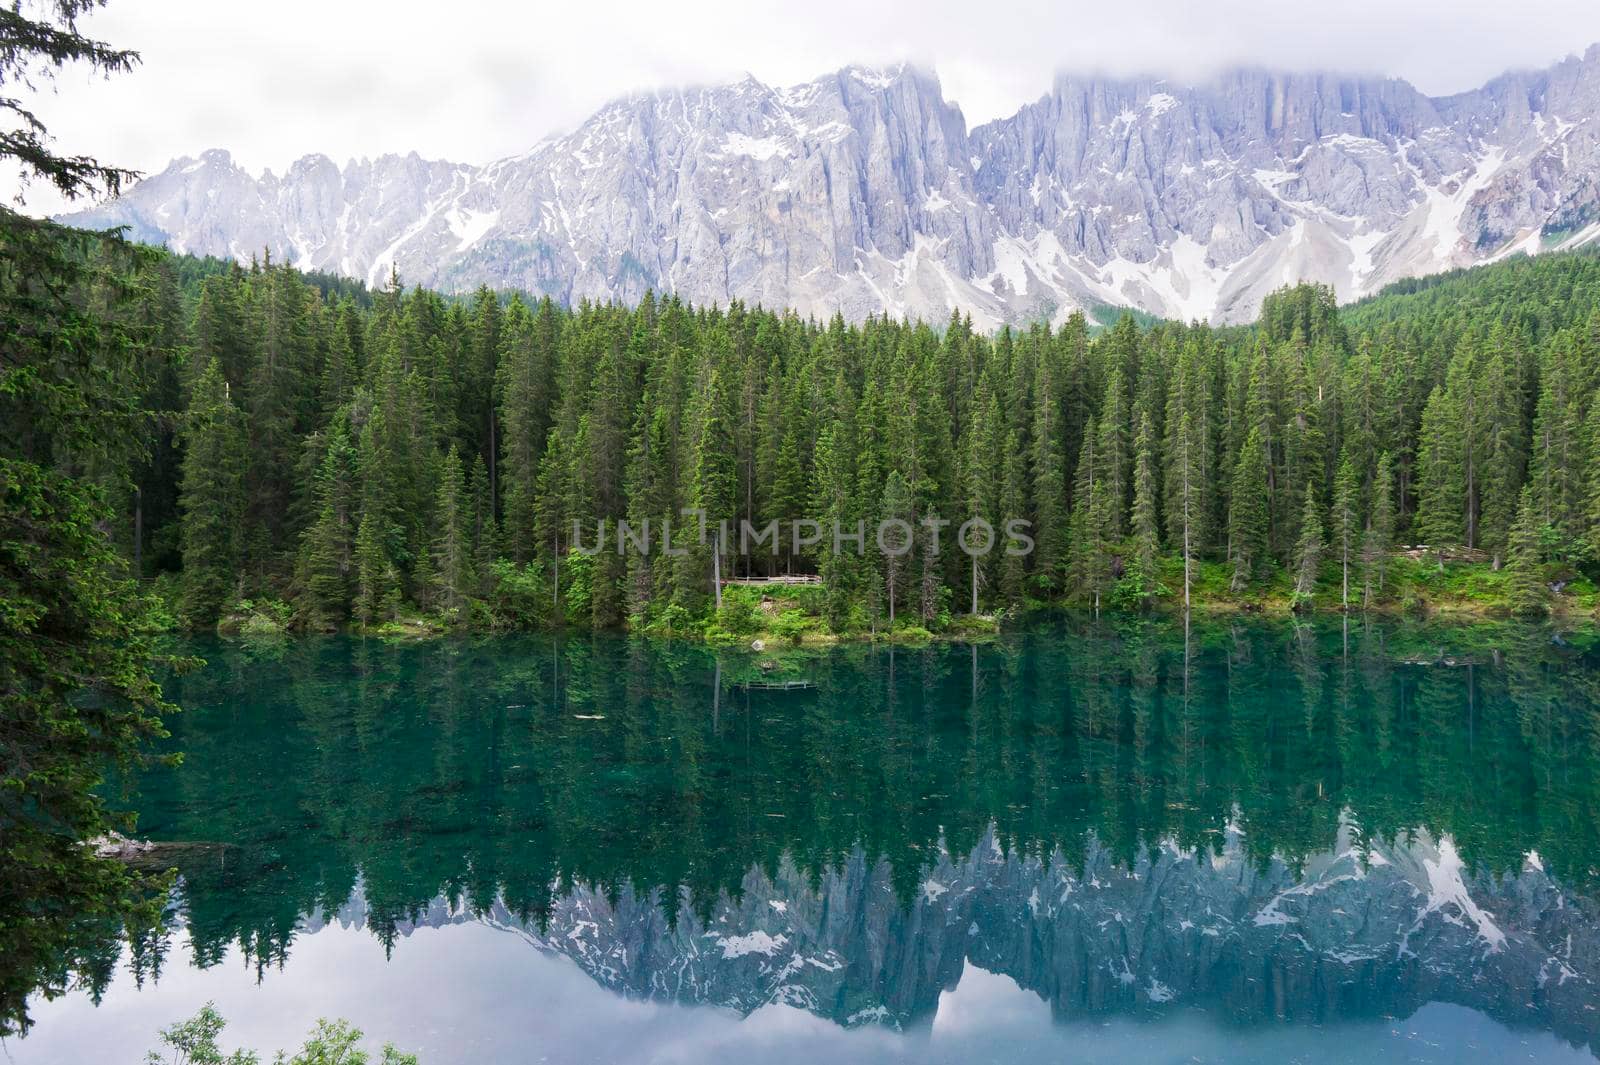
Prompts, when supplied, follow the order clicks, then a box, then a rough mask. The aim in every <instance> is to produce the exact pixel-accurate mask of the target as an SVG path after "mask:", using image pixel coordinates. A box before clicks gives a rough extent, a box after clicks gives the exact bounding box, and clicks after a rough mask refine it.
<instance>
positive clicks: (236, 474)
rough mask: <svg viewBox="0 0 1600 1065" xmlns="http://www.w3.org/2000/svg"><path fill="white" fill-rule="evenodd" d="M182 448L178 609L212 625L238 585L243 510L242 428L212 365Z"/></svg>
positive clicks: (198, 386) (197, 391)
mask: <svg viewBox="0 0 1600 1065" xmlns="http://www.w3.org/2000/svg"><path fill="white" fill-rule="evenodd" d="M184 442H185V444H186V452H185V455H184V460H183V497H182V500H183V503H182V505H183V525H182V538H183V602H182V607H183V614H184V618H185V619H186V620H187V621H188V622H189V624H191V625H200V624H205V623H208V622H213V621H215V620H216V619H217V617H218V616H219V615H220V614H221V613H222V609H223V607H224V606H226V605H227V602H228V600H229V598H230V597H231V595H232V593H233V590H234V587H235V585H236V584H237V583H238V579H239V561H240V559H239V550H240V542H239V528H240V525H241V523H242V521H243V519H244V509H245V491H244V470H245V461H246V459H245V455H246V452H245V435H244V425H243V421H242V419H241V417H240V414H239V410H238V408H237V407H235V406H234V404H233V399H232V397H231V396H230V395H229V388H228V383H227V382H226V381H225V380H223V377H222V369H221V367H220V366H219V365H218V364H217V361H216V360H215V359H212V360H210V361H208V362H207V363H206V365H205V368H204V369H203V370H202V371H201V373H200V377H199V379H198V380H197V381H196V382H195V386H194V395H193V397H192V398H191V399H190V402H189V413H188V415H187V417H186V418H185V422H184Z"/></svg>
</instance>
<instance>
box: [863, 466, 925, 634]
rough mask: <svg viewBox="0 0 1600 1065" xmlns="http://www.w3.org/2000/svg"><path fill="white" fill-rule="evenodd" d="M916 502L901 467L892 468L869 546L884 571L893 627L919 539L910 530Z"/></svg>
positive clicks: (890, 621)
mask: <svg viewBox="0 0 1600 1065" xmlns="http://www.w3.org/2000/svg"><path fill="white" fill-rule="evenodd" d="M915 506H916V504H915V500H914V499H913V498H912V495H911V488H910V486H909V485H907V484H906V479H905V478H904V477H902V476H900V471H899V470H892V471H890V473H889V479H888V480H887V481H886V482H885V483H884V486H883V498H882V500H881V501H880V503H879V506H878V526H877V527H876V528H875V529H873V530H870V531H869V535H871V536H873V537H874V540H875V542H874V543H873V544H871V545H870V547H869V550H873V551H875V552H877V554H878V560H879V566H880V567H881V569H882V572H883V588H884V602H885V604H886V605H887V607H888V613H889V628H890V630H891V631H892V630H893V629H894V618H895V604H896V603H897V602H898V601H899V599H900V597H901V596H902V595H903V594H904V591H905V575H906V571H907V569H908V568H909V567H910V558H911V549H912V547H913V546H914V544H915V539H916V538H915V536H914V534H913V532H911V531H908V530H909V529H910V527H911V525H912V523H913V522H914V521H915V520H916V510H915Z"/></svg>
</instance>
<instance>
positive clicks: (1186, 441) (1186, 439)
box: [1167, 411, 1205, 610]
mask: <svg viewBox="0 0 1600 1065" xmlns="http://www.w3.org/2000/svg"><path fill="white" fill-rule="evenodd" d="M1172 451H1173V454H1172V464H1173V468H1172V469H1171V471H1170V472H1169V473H1168V475H1167V485H1168V491H1169V493H1170V495H1169V498H1170V499H1172V500H1173V501H1174V503H1173V506H1172V516H1171V517H1170V518H1169V524H1168V529H1169V530H1172V535H1173V537H1174V538H1175V539H1177V540H1178V543H1179V547H1180V549H1181V550H1182V551H1183V607H1184V609H1185V610H1187V609H1189V605H1190V602H1189V600H1190V592H1191V588H1192V587H1193V584H1194V577H1193V569H1194V555H1195V549H1196V548H1197V547H1198V546H1199V545H1200V544H1201V543H1203V542H1204V534H1203V532H1202V530H1203V528H1204V526H1203V524H1202V515H1203V514H1204V513H1205V505H1204V503H1203V501H1202V495H1203V490H1202V488H1203V485H1204V484H1205V478H1204V468H1203V467H1202V466H1201V462H1200V455H1201V441H1200V439H1199V433H1198V432H1196V430H1195V425H1194V419H1193V417H1191V416H1190V414H1189V412H1188V411H1184V412H1183V413H1182V415H1181V416H1180V417H1179V419H1178V433H1177V437H1176V440H1175V442H1174V445H1173V449H1172ZM1179 530H1181V536H1180V534H1179Z"/></svg>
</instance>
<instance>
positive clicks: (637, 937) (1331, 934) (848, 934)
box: [307, 826, 1600, 1047]
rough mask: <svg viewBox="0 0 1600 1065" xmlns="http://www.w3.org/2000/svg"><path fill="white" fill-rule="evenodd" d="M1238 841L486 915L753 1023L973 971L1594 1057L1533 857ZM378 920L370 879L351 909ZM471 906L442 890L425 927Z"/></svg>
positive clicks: (1557, 914) (651, 990)
mask: <svg viewBox="0 0 1600 1065" xmlns="http://www.w3.org/2000/svg"><path fill="white" fill-rule="evenodd" d="M1226 836H1227V839H1226V840H1225V841H1224V842H1222V843H1221V844H1220V846H1219V847H1218V848H1217V850H1216V852H1215V853H1196V852H1195V851H1193V850H1184V849H1182V848H1179V847H1178V846H1177V845H1176V844H1172V843H1168V844H1165V845H1162V846H1160V847H1158V848H1156V849H1154V850H1153V851H1146V852H1144V853H1143V854H1141V856H1140V858H1139V859H1138V860H1137V861H1136V862H1135V863H1133V865H1132V866H1131V867H1130V866H1126V865H1123V864H1120V863H1119V862H1117V861H1116V860H1115V859H1114V858H1113V857H1112V856H1111V855H1110V854H1109V853H1108V852H1106V851H1105V850H1104V849H1103V848H1101V847H1099V846H1097V845H1094V844H1091V845H1090V846H1089V847H1088V848H1087V850H1086V853H1085V854H1084V856H1083V864H1082V868H1081V869H1080V868H1075V867H1074V866H1073V865H1072V864H1071V863H1069V862H1067V861H1065V860H1063V858H1062V857H1061V855H1060V852H1059V851H1058V852H1057V854H1056V855H1055V857H1053V858H1052V859H1051V860H1050V861H1049V862H1047V863H1046V862H1041V861H1040V860H1039V859H1037V858H1030V857H1023V856H1020V855H1018V854H1014V853H1013V854H1011V855H1007V854H1005V853H1003V851H1002V849H1001V847H1000V844H999V842H998V841H997V840H996V838H995V837H994V835H993V834H990V835H988V836H986V837H985V838H984V840H983V841H982V842H981V843H980V844H979V845H978V846H977V847H976V848H975V849H974V850H973V851H972V853H971V854H969V855H966V856H964V857H963V856H951V855H949V854H941V855H940V856H939V859H938V861H937V862H936V863H935V864H934V865H933V867H932V869H931V870H930V871H929V873H928V875H927V877H926V879H924V880H923V882H922V885H921V890H920V892H919V893H918V895H917V896H916V898H915V900H914V901H913V902H912V904H911V905H910V906H909V907H902V905H901V904H900V902H899V901H898V899H897V897H896V894H895V892H894V890H893V886H892V884H891V882H890V875H889V870H888V868H887V867H886V865H885V864H884V863H882V862H879V863H876V864H875V865H874V866H872V867H870V868H869V865H868V863H867V861H866V860H865V858H864V857H863V856H862V855H861V854H860V853H857V855H856V856H855V857H854V858H853V859H851V860H850V861H848V862H846V863H845V864H844V865H843V867H842V868H841V869H840V870H838V871H833V872H829V873H827V874H826V875H824V876H822V877H821V878H820V882H816V883H813V882H812V878H809V877H807V876H805V875H803V874H802V873H800V872H799V871H798V870H797V869H795V868H794V866H793V864H792V863H789V862H784V863H782V864H781V865H780V867H779V870H778V873H777V876H776V878H775V879H769V878H768V876H767V875H766V874H764V873H763V872H761V871H760V870H759V869H752V870H751V872H750V873H749V875H748V876H747V877H746V878H745V881H744V885H743V892H742V894H741V895H740V897H739V898H737V899H733V898H729V897H724V898H723V899H722V900H721V901H720V902H719V904H718V905H717V906H715V907H714V909H713V910H712V912H711V914H710V916H709V919H705V920H702V919H701V918H700V917H697V916H696V914H695V913H694V911H693V910H692V909H691V908H690V907H688V906H685V907H683V908H682V909H681V910H680V912H679V913H678V915H677V921H676V922H675V923H669V921H668V919H667V917H666V915H665V912H664V910H663V908H662V907H661V906H660V904H659V903H660V900H659V898H640V897H638V896H636V895H634V894H633V893H632V892H631V891H624V892H622V893H621V894H620V895H619V896H618V897H617V898H616V899H615V901H608V900H607V899H606V898H605V897H604V896H603V895H601V894H597V893H596V892H594V891H591V890H587V889H581V888H580V889H576V890H573V891H571V892H570V893H569V894H567V895H565V896H564V897H562V898H561V899H560V901H559V902H558V903H557V904H556V906H555V908H554V910H553V911H552V913H551V917H550V921H549V924H548V926H547V927H546V928H545V929H544V930H543V931H542V932H540V931H538V930H537V928H536V927H535V926H532V925H529V924H527V923H525V922H522V921H519V920H518V919H517V918H516V917H514V916H513V915H512V914H511V913H509V912H508V911H507V910H506V909H505V908H504V906H495V907H492V908H490V910H489V911H488V912H486V913H484V914H483V915H482V919H484V920H487V921H489V922H491V923H496V924H500V925H503V926H505V927H508V928H512V929H514V930H516V931H518V932H519V933H521V934H523V935H525V936H527V937H528V938H529V939H530V941H531V942H533V943H534V944H535V945H536V946H538V947H539V948H540V949H542V950H546V951H550V952H554V953H558V954H562V955H566V956H568V957H570V958H572V959H573V960H574V961H575V962H577V964H578V965H579V966H580V967H582V968H583V969H584V971H586V972H587V973H589V975H590V976H592V977H593V978H594V979H595V980H596V981H598V982H599V983H601V984H602V985H604V986H606V987H609V988H612V989H614V990H617V991H620V992H622V993H624V994H627V995H630V996H641V997H649V998H654V999H662V1000H671V1001H677V1002H682V1003H690V1004H713V1005H721V1006H727V1007H730V1008H733V1009H735V1010H738V1011H740V1012H741V1013H748V1012H750V1011H752V1010H754V1009H756V1008H758V1007H760V1006H763V1005H766V1004H767V1003H770V1002H781V1003H784V1004H787V1005H791V1006H796V1007H799V1008H802V1009H806V1010H809V1011H811V1012H813V1013H817V1014H820V1015H822V1016H825V1017H828V1018H830V1019H832V1020H834V1021H837V1022H839V1023H841V1024H846V1025H854V1024H861V1023H874V1022H877V1023H885V1024H890V1025H893V1026H896V1027H911V1026H916V1025H922V1024H926V1023H928V1022H930V1021H931V1020H932V1017H933V1012H934V1009H935V1007H936V1006H937V1004H938V1000H939V995H940V992H941V991H947V990H949V989H951V988H953V987H954V986H955V984H956V981H957V980H958V979H959V978H960V976H961V973H962V969H963V965H964V963H966V962H968V961H970V962H971V963H973V964H975V965H977V966H979V967H981V968H983V969H987V970H990V971H992V972H998V973H1003V974H1006V975H1008V976H1010V977H1012V978H1013V979H1015V980H1016V981H1017V983H1018V984H1019V985H1020V986H1022V987H1023V988H1027V989H1030V990H1033V991H1035V992H1037V993H1038V994H1039V995H1041V996H1042V997H1044V998H1045V999H1046V1000H1047V1001H1048V1002H1050V1003H1051V1005H1052V1008H1053V1010H1054V1012H1055V1013H1056V1014H1057V1015H1058V1016H1061V1017H1068V1018H1071V1017H1083V1016H1090V1015H1109V1014H1117V1013H1135V1014H1139V1013H1146V1014H1155V1013H1159V1012H1162V1011H1166V1010H1171V1009H1179V1008H1187V1007H1193V1006H1203V1007H1205V1008H1206V1009H1207V1010H1208V1011H1210V1012H1212V1013H1214V1014H1216V1015H1218V1016H1220V1017H1224V1018H1229V1019H1232V1020H1234V1021H1236V1022H1249V1021H1254V1020H1260V1019H1268V1018H1275V1019H1278V1020H1290V1021H1312V1022H1326V1021H1332V1020H1338V1019H1355V1018H1372V1017H1382V1016H1402V1017H1403V1016H1409V1015H1410V1014H1411V1013H1413V1012H1414V1011H1415V1010H1417V1009H1418V1008H1420V1007H1421V1006H1422V1005H1424V1004H1426V1003H1428V1002H1434V1001H1440V1002H1452V1003H1456V1004H1460V1005H1464V1006H1468V1007H1471V1008H1474V1009H1478V1010H1481V1011H1483V1012H1484V1013H1487V1014H1488V1015H1490V1016H1492V1017H1494V1018H1496V1019H1498V1020H1500V1021H1502V1022H1503V1023H1507V1024H1510V1025H1513V1026H1516V1025H1531V1026H1535V1027H1538V1028H1541V1029H1548V1030H1550V1031H1553V1032H1555V1033H1556V1034H1558V1035H1560V1036H1562V1037H1564V1038H1566V1039H1568V1040H1570V1041H1572V1042H1575V1043H1578V1044H1587V1045H1589V1046H1591V1047H1593V1046H1594V1045H1595V1044H1596V1041H1597V1037H1600V1011H1597V1010H1596V1006H1595V1001H1596V984H1595V976H1596V975H1597V974H1600V923H1597V921H1596V912H1595V905H1594V902H1593V900H1591V899H1588V898H1581V897H1575V896H1572V895H1569V894H1567V893H1565V892H1563V891H1562V889H1561V888H1560V886H1559V885H1558V884H1557V883H1556V882H1555V881H1554V880H1552V879H1551V878H1550V877H1549V876H1547V875H1546V873H1545V871H1544V869H1543V868H1542V866H1541V863H1540V861H1539V859H1538V857H1537V855H1530V856H1529V859H1528V862H1527V864H1526V865H1525V866H1524V868H1523V870H1522V871H1521V873H1520V874H1518V875H1514V876H1500V877H1495V876H1488V875H1483V876H1474V875H1472V874H1471V873H1470V872H1469V871H1467V870H1466V869H1465V868H1464V867H1463V864H1462V861H1461V857H1460V855H1459V854H1458V853H1457V851H1456V848H1455V846H1454V844H1453V843H1452V842H1451V841H1450V840H1449V839H1445V840H1443V841H1440V842H1435V841H1434V840H1433V839H1431V838H1430V837H1429V835H1428V834H1427V833H1426V832H1419V833H1417V834H1416V835H1415V836H1413V837H1412V838H1410V839H1408V840H1406V841H1404V842H1401V843H1396V844H1393V845H1383V844H1373V845H1370V846H1369V845H1366V844H1364V843H1363V842H1362V841H1361V840H1360V838H1359V834H1358V832H1356V831H1355V830H1354V829H1353V828H1351V827H1349V826H1347V827H1345V828H1344V829H1342V830H1341V831H1340V833H1339V839H1338V845H1337V847H1336V848H1335V849H1334V850H1331V851H1328V852H1326V853H1323V854H1318V855H1313V856H1312V857H1310V858H1309V859H1308V860H1306V861H1305V863H1304V864H1303V867H1302V868H1301V870H1300V872H1299V873H1298V874H1296V873H1295V872H1294V871H1293V870H1291V869H1290V868H1289V867H1288V866H1286V865H1285V864H1284V863H1283V862H1282V861H1276V860H1274V861H1271V862H1269V863H1267V864H1266V866H1265V868H1262V867H1260V866H1258V865H1257V863H1255V862H1253V861H1252V860H1251V859H1249V858H1247V856H1246V855H1245V854H1244V852H1243V850H1242V848H1241V846H1240V841H1241V836H1240V834H1239V833H1238V832H1237V831H1236V830H1235V831H1229V832H1227V833H1226ZM365 919H366V912H365V904H364V902H363V901H362V899H361V895H360V893H359V892H358V893H357V894H356V895H355V896H354V897H353V898H352V900H351V901H350V902H349V903H348V904H347V905H346V906H345V907H343V908H342V909H341V910H340V911H339V912H338V913H337V915H336V917H335V920H337V921H338V922H339V923H341V924H346V925H351V924H355V925H359V924H362V923H364V922H365ZM472 919H474V918H473V916H472V914H471V912H470V911H469V910H467V909H464V908H462V907H452V906H451V905H449V904H448V903H447V902H445V901H444V900H443V899H439V900H437V901H436V902H435V904H434V905H433V906H432V907H430V908H429V909H428V910H427V911H426V912H424V913H422V914H419V915H418V916H417V918H416V920H415V924H420V925H425V926H432V927H437V926H441V925H446V924H451V923H455V922H459V921H465V920H472ZM321 923H322V919H321V918H320V917H313V918H311V919H310V920H309V921H308V922H307V925H308V927H309V928H315V927H318V926H319V925H320V924H321ZM399 931H402V932H406V931H409V928H401V929H399Z"/></svg>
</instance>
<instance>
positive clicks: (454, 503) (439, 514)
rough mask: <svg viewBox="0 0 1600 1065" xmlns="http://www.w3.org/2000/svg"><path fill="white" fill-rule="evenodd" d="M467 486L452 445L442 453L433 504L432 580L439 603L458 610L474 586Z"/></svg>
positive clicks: (459, 461) (458, 453)
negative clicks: (437, 493) (436, 492)
mask: <svg viewBox="0 0 1600 1065" xmlns="http://www.w3.org/2000/svg"><path fill="white" fill-rule="evenodd" d="M466 504H467V500H466V485H465V481H464V478H463V476H462V470H461V455H460V452H459V451H457V450H456V446H455V445H454V444H451V445H450V450H449V452H448V453H447V454H446V455H445V456H444V466H443V469H442V470H441V471H440V474H439V495H438V501H437V502H436V503H435V504H434V510H433V521H434V534H433V569H434V575H433V579H434V581H435V583H436V586H437V589H438V598H439V602H440V604H441V605H443V606H444V607H445V609H447V610H461V609H462V608H463V607H465V606H466V604H467V599H468V598H469V596H470V595H471V592H472V590H473V587H474V586H475V584H476V583H477V582H476V578H475V577H474V575H473V557H472V538H471V534H470V532H469V531H468V527H467V514H466Z"/></svg>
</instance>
